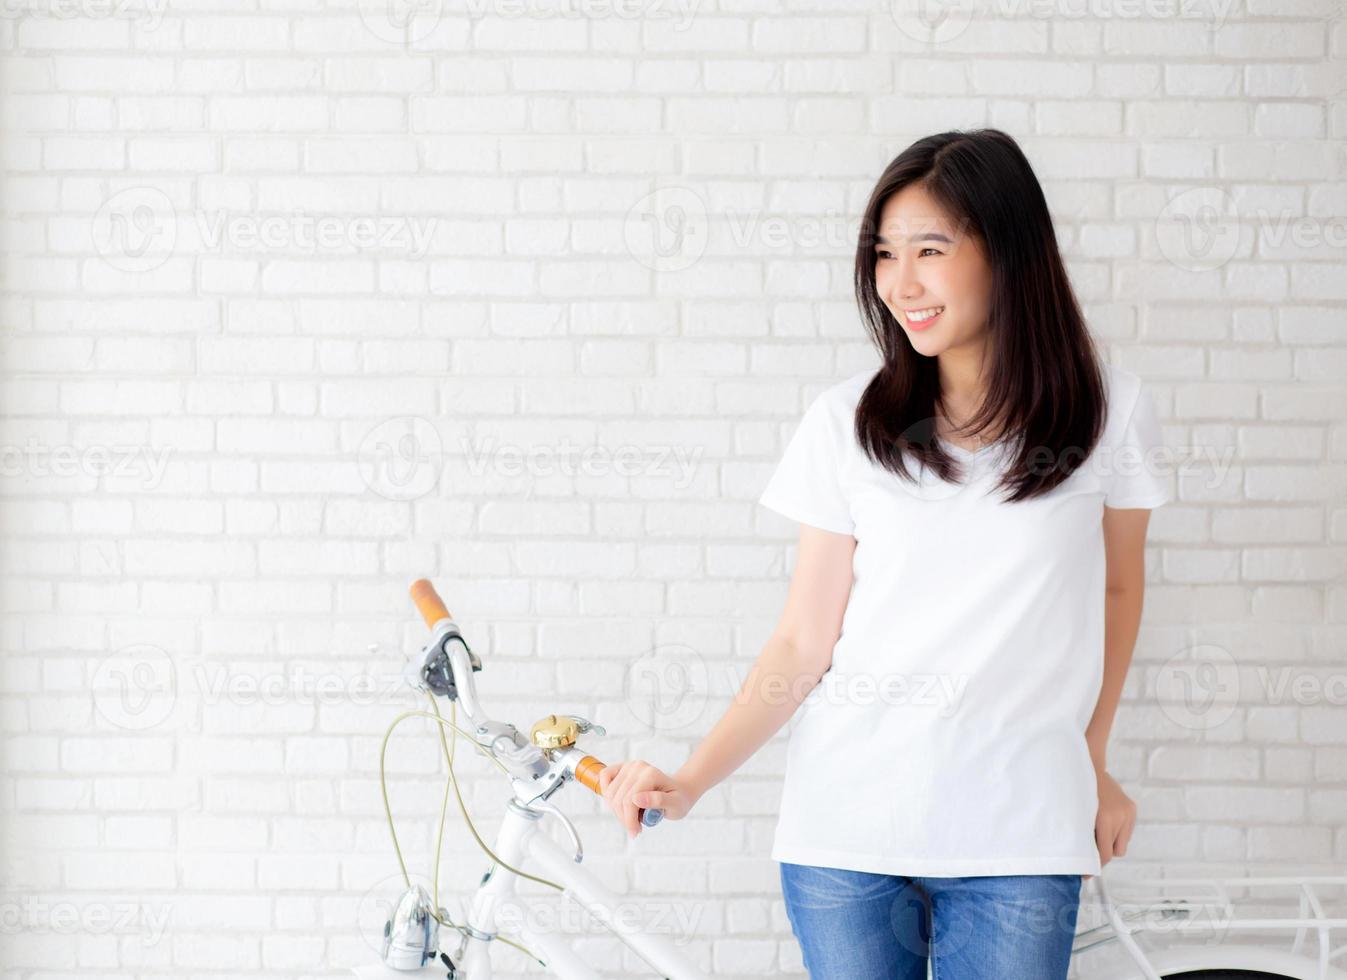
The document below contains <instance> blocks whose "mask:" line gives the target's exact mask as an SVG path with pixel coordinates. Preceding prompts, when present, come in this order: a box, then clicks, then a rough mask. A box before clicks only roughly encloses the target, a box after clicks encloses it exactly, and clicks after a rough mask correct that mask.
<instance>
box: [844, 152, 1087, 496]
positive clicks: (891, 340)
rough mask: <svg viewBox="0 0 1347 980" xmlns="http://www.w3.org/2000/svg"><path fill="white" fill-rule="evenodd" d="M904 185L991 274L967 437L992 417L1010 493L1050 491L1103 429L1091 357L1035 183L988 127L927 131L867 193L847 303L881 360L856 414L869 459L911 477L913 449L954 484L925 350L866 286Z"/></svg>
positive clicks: (935, 378) (933, 371)
mask: <svg viewBox="0 0 1347 980" xmlns="http://www.w3.org/2000/svg"><path fill="white" fill-rule="evenodd" d="M909 184H917V185H919V186H920V187H921V188H922V189H923V190H924V191H925V192H926V193H928V194H929V195H931V196H932V197H933V198H934V199H935V200H936V201H938V202H939V203H940V205H941V206H942V207H943V208H944V210H945V211H946V212H947V213H948V215H949V217H950V218H951V219H952V220H953V221H954V222H955V223H956V225H958V226H959V227H960V228H961V229H962V231H963V233H964V234H972V235H974V236H976V238H977V240H978V243H979V244H980V245H981V246H982V248H983V249H984V251H985V252H986V255H987V260H988V263H989V264H990V266H991V269H992V294H991V306H990V313H989V316H988V322H987V328H986V329H987V341H988V348H987V349H988V358H987V364H986V371H987V393H986V398H985V400H984V402H983V404H982V406H981V409H980V410H979V411H978V412H977V414H976V415H975V416H974V417H973V418H972V419H971V420H970V421H969V423H968V431H971V432H981V431H984V430H986V429H988V428H991V427H993V426H994V424H995V423H996V422H997V421H998V420H1000V421H1001V422H1002V423H1003V425H1002V429H1001V431H1002V433H1003V437H1004V438H1005V439H1006V443H1007V445H1006V448H1007V449H1008V452H1007V454H1006V460H1007V465H1006V470H1005V473H1004V474H1003V476H1002V478H1001V481H1000V483H999V484H998V488H1000V489H1003V490H1007V491H1010V492H1009V494H1008V495H1007V497H1006V499H1007V500H1011V501H1014V500H1024V499H1027V498H1030V497H1034V496H1037V495H1039V494H1043V493H1047V492H1048V491H1049V490H1051V489H1052V488H1053V487H1055V486H1057V485H1058V484H1059V483H1061V482H1062V481H1063V480H1065V479H1066V478H1067V477H1068V476H1070V475H1071V473H1072V472H1073V471H1074V470H1075V469H1076V468H1077V467H1078V466H1080V465H1081V463H1082V462H1083V461H1084V460H1085V459H1086V458H1087V457H1088V456H1089V454H1090V452H1091V451H1092V450H1093V448H1094V446H1095V443H1096V442H1097V441H1098V439H1099V437H1100V435H1101V433H1102V430H1103V426H1104V417H1105V412H1106V410H1107V405H1106V397H1107V396H1106V388H1105V385H1104V378H1103V371H1102V368H1101V366H1100V361H1099V355H1098V352H1097V351H1096V348H1095V344H1094V341H1093V339H1092V338H1091V336H1090V333H1089V330H1088V329H1087V328H1086V325H1085V318H1084V316H1083V315H1082V314H1081V311H1080V306H1079V304H1078V303H1077V301H1076V297H1075V294H1074V293H1073V292H1072V290H1071V284H1070V282H1069V281H1068V280H1067V275H1066V268H1065V266H1064V264H1063V262H1062V256H1061V253H1060V252H1059V251H1058V248H1057V236H1056V233H1055V232H1054V230H1053V226H1052V219H1051V217H1050V216H1049V214H1048V205H1047V201H1046V200H1044V197H1043V189H1042V188H1041V187H1040V186H1039V184H1038V179H1037V178H1036V177H1035V176H1034V172H1033V169H1032V168H1031V167H1030V165H1029V161H1028V159H1026V158H1025V156H1024V153H1023V151H1021V149H1020V147H1019V146H1018V145H1017V144H1016V143H1015V141H1014V140H1013V139H1011V137H1010V136H1009V135H1007V134H1006V133H1004V132H1002V131H1001V130H999V129H978V130H972V131H968V132H964V131H957V130H956V131H952V132H947V133H940V134H938V135H935V136H928V137H926V138H924V139H921V140H918V141H917V142H915V143H913V144H912V145H911V146H909V147H908V148H907V149H906V150H904V151H903V152H902V153H901V154H900V155H899V156H898V157H897V158H895V159H894V161H893V162H892V163H890V164H889V165H888V167H887V168H886V169H885V170H884V173H883V174H882V175H881V176H880V178H879V182H878V183H877V184H876V185H875V189H874V191H873V192H872V193H871V195H870V202H869V203H868V204H867V205H866V208H865V214H864V216H863V217H862V220H861V233H860V240H859V242H858V244H857V246H856V272H855V286H856V302H857V304H858V305H859V307H860V312H861V317H862V319H863V320H864V321H865V325H866V329H867V331H868V332H869V334H870V336H871V339H872V340H873V341H874V343H875V346H876V347H877V348H878V350H879V353H880V355H881V356H882V357H883V364H882V366H881V367H880V369H879V371H878V372H877V373H876V374H875V376H874V378H873V379H871V381H870V383H869V384H868V385H867V386H866V389H865V391H864V393H863V394H862V395H861V399H860V403H859V405H858V406H857V408H856V438H857V441H858V442H859V443H860V445H861V447H862V448H863V449H864V450H865V453H866V455H867V456H869V457H870V459H872V460H874V461H875V462H877V463H879V464H880V465H882V466H883V467H885V468H886V469H888V470H891V471H892V472H894V473H896V474H898V475H899V476H900V477H902V478H904V479H909V480H911V479H914V477H913V476H912V475H911V474H910V473H909V472H908V469H907V466H906V464H905V462H904V456H906V455H907V454H911V455H912V456H913V457H914V458H915V459H916V460H917V462H919V463H920V464H922V465H924V466H927V467H929V468H930V469H932V470H933V471H934V472H935V473H936V474H938V475H939V476H940V478H941V479H943V480H953V481H957V480H960V479H962V471H961V469H960V467H959V465H958V462H957V461H956V460H955V459H953V458H952V457H951V456H950V455H949V454H948V453H947V452H945V451H944V449H943V448H942V447H941V446H940V443H939V441H938V440H937V439H936V438H935V436H936V433H935V428H934V419H935V416H936V409H937V404H938V401H939V396H940V375H939V370H938V365H937V361H936V358H934V357H927V356H925V355H923V354H920V353H918V352H917V351H915V350H913V349H912V345H911V344H910V343H909V342H908V339H907V335H906V334H905V333H904V331H903V328H902V327H901V326H900V325H899V324H898V322H897V320H895V319H894V316H893V314H892V313H890V312H889V309H888V307H887V306H885V305H884V302H883V300H882V299H881V298H880V296H879V292H878V290H877V288H876V286H875V244H876V241H877V238H878V236H879V233H880V232H879V219H880V214H881V212H882V210H883V207H884V203H885V201H887V200H888V198H889V197H890V195H892V194H895V193H897V192H898V191H900V190H902V189H903V188H904V187H907V186H908V185H909Z"/></svg>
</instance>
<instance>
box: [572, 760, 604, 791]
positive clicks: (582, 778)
mask: <svg viewBox="0 0 1347 980" xmlns="http://www.w3.org/2000/svg"><path fill="white" fill-rule="evenodd" d="M607 768H608V767H607V766H605V765H604V764H603V763H602V762H600V761H599V760H598V759H596V758H594V757H593V756H592V755H587V756H585V757H584V758H583V759H581V760H580V761H579V762H577V763H576V764H575V781H576V782H578V783H579V784H580V785H581V786H587V787H589V788H590V789H592V790H593V791H594V792H595V793H598V794H599V795H600V796H602V795H603V790H602V789H600V788H599V773H601V772H603V770H605V769H607Z"/></svg>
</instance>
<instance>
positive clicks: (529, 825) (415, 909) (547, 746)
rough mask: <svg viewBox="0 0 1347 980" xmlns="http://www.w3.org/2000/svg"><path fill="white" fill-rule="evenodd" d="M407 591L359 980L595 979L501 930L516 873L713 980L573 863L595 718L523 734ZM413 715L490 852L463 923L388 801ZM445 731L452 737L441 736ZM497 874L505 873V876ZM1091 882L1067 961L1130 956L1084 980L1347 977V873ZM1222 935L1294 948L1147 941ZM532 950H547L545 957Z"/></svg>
mask: <svg viewBox="0 0 1347 980" xmlns="http://www.w3.org/2000/svg"><path fill="white" fill-rule="evenodd" d="M411 595H412V598H413V600H414V601H415V603H416V606H417V609H418V610H419V611H420V613H421V615H422V618H423V619H424V620H425V622H426V625H427V626H428V627H429V628H430V631H431V637H430V640H429V641H428V643H427V644H426V646H425V647H424V648H423V649H422V651H421V664H420V666H419V668H417V669H416V672H415V675H414V676H413V677H409V678H408V679H409V680H410V681H411V682H412V684H413V686H415V687H417V688H418V689H419V690H422V691H424V693H425V694H426V696H427V698H428V699H429V701H430V706H431V709H432V710H431V711H420V712H417V711H411V712H406V713H404V714H402V715H400V716H399V717H398V718H396V719H394V721H393V723H392V724H391V725H390V726H389V728H388V730H387V732H386V733H385V735H384V741H383V747H382V750H381V752H380V767H379V768H380V774H379V775H380V785H381V788H382V790H383V799H384V808H385V813H386V815H387V817H388V824H389V830H390V833H391V835H392V838H393V848H394V851H395V852H396V854H397V857H398V862H399V864H400V866H401V869H402V876H403V878H404V880H405V882H406V884H407V886H408V887H407V889H406V891H404V892H403V894H402V897H401V899H400V900H399V901H398V903H397V905H396V907H395V909H394V912H393V914H392V915H391V916H390V917H389V918H388V920H387V922H386V923H385V927H384V937H383V946H382V951H381V952H382V962H381V963H377V964H373V965H370V966H366V967H359V968H356V969H355V970H354V973H355V975H356V976H357V977H359V978H360V980H408V978H421V977H424V978H431V977H434V978H436V980H445V978H446V977H447V978H448V980H491V977H492V965H491V961H490V955H489V954H490V945H491V943H493V942H496V941H500V942H504V943H507V944H509V945H511V946H515V947H516V948H518V949H520V950H521V951H522V952H523V953H526V954H527V955H530V956H533V957H534V959H535V960H536V961H537V962H539V963H541V964H542V965H543V966H545V967H546V968H547V969H548V970H549V971H550V972H551V973H552V975H554V976H556V977H559V978H561V980H600V978H601V974H599V973H598V972H597V971H596V970H595V969H594V968H593V967H592V966H590V965H589V964H587V963H585V962H584V961H583V960H582V959H581V958H580V956H579V955H578V954H577V953H576V952H575V950H574V949H573V948H572V947H571V945H570V944H569V942H567V941H565V940H564V939H562V938H561V937H559V936H554V935H552V934H550V933H548V932H546V931H542V930H537V929H531V928H529V927H527V926H523V927H520V928H519V929H518V934H519V939H520V940H522V942H516V941H514V940H512V939H510V938H508V937H506V936H504V935H501V934H500V932H499V930H498V920H499V918H500V912H501V910H502V908H503V907H504V906H505V903H507V902H509V901H511V900H513V899H514V898H515V897H516V892H515V885H516V883H517V881H518V879H519V878H521V877H522V878H526V879H529V880H532V881H537V882H540V883H542V884H545V885H550V886H552V887H554V888H557V889H558V890H559V891H561V892H562V893H563V894H565V895H569V896H570V897H571V898H573V899H575V900H576V901H577V902H578V903H579V904H580V906H581V907H582V908H584V909H585V911H586V912H588V913H589V914H590V915H592V916H594V917H595V919H597V920H598V921H599V922H600V923H602V924H604V925H605V926H607V927H608V928H609V929H610V930H612V932H613V933H614V934H615V935H616V936H617V938H618V939H620V940H621V941H622V942H623V943H624V944H625V945H626V946H627V947H628V948H629V949H631V950H632V951H633V952H634V953H636V955H638V956H639V957H641V958H642V959H643V960H645V961H646V962H647V963H649V964H650V965H651V967H652V968H653V969H655V970H657V971H658V972H659V973H660V974H661V975H662V976H664V977H666V978H667V980H709V977H708V975H707V974H705V973H703V972H702V971H701V970H700V969H699V968H697V967H696V966H695V965H694V964H693V963H692V962H690V961H689V960H688V958H687V957H686V956H685V955H684V954H683V953H682V952H681V951H679V950H678V949H677V948H676V947H675V946H674V945H673V943H672V942H670V941H669V940H668V939H667V938H665V937H664V936H662V935H659V934H654V933H650V932H647V931H645V930H643V929H641V928H640V927H638V926H636V925H633V924H631V923H629V922H625V921H622V920H621V919H620V918H619V917H617V916H615V915H613V914H612V910H613V908H614V906H616V905H617V904H619V902H620V896H618V895H617V894H615V893H614V892H612V891H611V890H609V889H608V888H607V887H606V886H605V885H603V884H602V883H601V882H600V881H598V879H596V878H595V877H594V876H593V875H591V874H589V873H588V872H587V871H585V870H583V869H582V868H580V867H579V866H578V865H579V864H580V862H581V860H582V859H583V856H584V852H583V848H582V846H581V843H580V837H579V834H578V833H577V831H576V829H575V826H574V825H573V824H572V823H571V821H570V820H569V819H568V818H567V817H566V816H565V814H564V813H562V812H561V810H560V809H558V808H557V807H556V806H555V804H553V803H552V802H551V798H552V797H553V796H555V795H556V794H557V793H558V792H560V791H561V789H562V788H563V787H565V786H567V785H569V784H570V783H572V782H575V783H579V784H580V785H582V786H584V787H586V788H588V789H590V790H592V791H593V792H595V793H596V794H599V795H602V791H601V789H600V787H599V773H601V772H602V771H603V769H604V766H603V763H601V762H599V760H598V759H596V758H595V757H594V756H592V755H589V754H587V753H585V752H584V751H582V750H581V749H580V748H579V747H578V745H577V741H578V739H579V736H580V735H582V734H585V733H586V732H591V731H592V732H594V733H595V734H597V735H603V734H605V731H604V729H603V727H602V726H599V725H594V724H591V723H590V722H589V721H587V720H586V719H584V718H576V717H572V716H565V715H556V714H551V715H547V716H545V717H543V718H542V719H540V720H539V721H538V722H537V723H535V724H534V725H533V726H532V728H531V729H530V732H529V735H528V736H527V737H525V736H524V734H523V733H522V732H521V731H520V730H519V729H518V728H516V727H515V726H514V725H511V724H508V723H506V722H499V721H494V720H492V719H490V718H489V717H487V715H486V713H485V712H484V710H483V708H482V705H481V703H480V701H479V700H478V697H477V689H476V685H475V682H474V681H473V674H474V673H475V672H478V671H480V670H481V669H482V661H481V659H480V658H479V657H478V656H477V655H476V654H475V653H473V652H472V650H471V648H470V647H469V646H468V644H467V641H466V640H465V639H464V638H463V635H462V633H461V632H460V631H459V629H458V626H457V624H456V623H455V622H454V620H453V618H452V617H451V616H450V615H449V612H448V610H447V609H446V608H445V605H444V603H443V601H442V600H441V599H440V597H439V596H438V595H437V594H436V592H435V588H434V586H433V585H432V584H431V583H430V582H429V581H428V580H426V579H420V580H418V581H416V582H414V583H413V584H412V587H411ZM436 697H444V698H447V699H448V700H449V701H450V703H451V706H452V712H453V713H452V715H451V717H450V718H449V719H445V718H444V717H443V716H441V715H440V713H439V708H438V706H437V704H436V701H435V698H436ZM460 703H461V704H462V705H463V710H464V713H465V714H466V715H467V717H468V721H469V724H470V725H472V726H473V730H472V731H471V732H469V731H465V730H464V729H463V728H461V727H460V726H459V725H458V724H457V711H458V705H459V704H460ZM410 718H425V719H429V720H430V721H432V722H434V723H436V724H437V725H438V726H439V735H440V742H441V747H442V749H443V752H444V757H445V759H446V761H447V762H448V776H447V779H446V783H445V795H444V801H443V803H442V805H441V809H440V828H439V834H438V835H437V838H436V839H437V841H439V842H442V841H443V837H444V825H445V814H446V812H447V805H448V797H449V791H450V789H453V791H454V792H455V794H456V795H457V796H458V803H459V807H460V809H461V810H462V813H463V816H464V818H465V820H466V821H467V824H468V828H469V830H470V831H471V832H472V834H473V836H474V838H475V839H476V840H477V843H478V844H479V845H480V846H481V848H482V849H483V850H484V851H485V852H486V853H487V855H488V856H489V857H490V858H491V859H492V864H491V866H490V867H489V868H488V869H487V871H486V873H485V874H484V875H483V876H482V878H481V880H480V882H479V883H478V886H477V889H476V891H475V892H474V894H473V896H472V899H471V902H470V903H468V905H467V917H466V921H465V922H463V923H461V924H460V923H454V922H452V921H451V920H450V919H449V917H448V915H447V914H446V913H445V911H444V909H443V908H442V907H441V906H440V902H439V865H440V852H439V850H438V846H439V845H438V844H437V850H436V855H435V869H436V870H435V878H434V883H433V885H432V889H433V892H434V895H433V896H432V895H429V894H427V893H426V891H425V889H424V888H422V887H421V886H419V885H412V883H411V878H410V876H409V875H408V873H407V867H406V862H405V861H404V860H403V857H402V851H401V848H400V847H399V845H398V840H397V832H396V829H395V827H394V823H393V816H392V810H391V807H390V806H389V803H388V790H387V779H386V772H385V765H384V763H385V760H386V757H387V751H388V743H389V739H390V738H391V736H392V734H393V732H394V730H395V729H396V728H397V727H398V725H399V724H401V723H402V722H404V721H406V720H408V719H410ZM446 731H447V732H448V733H449V734H450V736H451V737H447V736H446ZM459 735H462V736H464V737H465V738H467V739H468V740H469V742H470V744H471V745H472V746H473V747H474V748H475V749H476V750H477V751H479V752H480V753H482V754H483V755H485V756H486V757H487V758H488V759H489V760H490V761H492V762H493V763H494V764H495V765H496V766H497V767H498V768H500V769H501V771H502V772H504V773H505V774H506V775H507V776H509V777H510V782H511V786H512V788H513V791H514V792H513V796H512V797H511V798H510V799H509V800H507V801H506V804H505V807H506V814H505V820H504V823H503V824H502V826H501V829H500V832H499V834H498V836H497V838H496V841H495V846H494V848H493V847H488V845H487V844H486V843H485V842H484V841H483V840H482V839H481V838H480V836H478V835H477V831H476V829H475V827H474V826H473V824H472V820H471V818H470V817H469V816H468V812H467V808H466V806H464V804H463V799H462V795H461V794H459V793H458V780H457V777H456V775H455V773H454V753H453V749H452V748H451V745H452V744H453V743H452V739H456V738H457V737H458V736H459ZM549 815H550V816H553V817H556V818H557V819H558V820H559V821H561V823H562V824H563V826H564V827H565V829H566V831H567V834H568V835H569V837H570V840H571V842H572V844H573V845H574V853H573V854H567V853H566V852H565V851H564V850H563V849H562V848H561V847H560V846H559V845H558V844H557V843H556V842H555V841H553V840H552V839H551V838H550V837H548V836H547V835H546V834H543V833H539V832H538V824H539V822H540V821H541V820H542V818H543V817H544V816H549ZM662 816H663V814H662V813H661V812H660V811H658V810H642V811H641V812H640V820H641V823H642V825H644V826H646V827H653V826H655V825H656V824H658V823H659V821H660V819H661V818H662ZM524 860H528V861H529V862H531V863H533V864H536V865H537V867H538V868H539V869H541V870H542V871H543V872H545V873H547V874H549V875H550V876H551V877H552V878H554V879H557V880H555V881H554V880H549V879H545V878H542V877H540V876H537V875H534V874H531V873H529V872H527V871H524V870H523V869H522V868H520V867H519V864H520V862H521V861H524ZM501 869H504V870H505V871H506V873H503V874H502V873H499V872H500V870H501ZM1090 884H1091V885H1092V887H1094V888H1095V890H1096V891H1097V893H1098V896H1099V900H1100V901H1099V908H1100V909H1101V911H1102V912H1103V913H1104V917H1105V919H1106V921H1105V922H1104V923H1102V924H1101V925H1099V926H1096V927H1093V928H1089V929H1084V930H1082V931H1078V933H1077V935H1076V942H1075V944H1074V948H1073V950H1072V961H1073V964H1075V963H1076V962H1077V957H1079V956H1080V954H1083V953H1085V952H1087V951H1089V950H1091V949H1094V948H1096V947H1099V946H1102V945H1104V944H1107V943H1112V942H1117V943H1119V945H1120V946H1121V947H1122V948H1123V949H1124V950H1125V952H1126V953H1127V955H1128V957H1129V958H1130V960H1131V963H1130V964H1127V965H1124V966H1122V967H1120V968H1117V969H1114V970H1110V971H1109V972H1107V973H1091V974H1089V975H1088V978H1087V980H1347V971H1344V970H1340V969H1338V968H1337V967H1335V966H1333V961H1335V960H1338V959H1340V958H1343V957H1344V956H1347V944H1344V945H1342V946H1340V947H1338V948H1336V949H1334V948H1333V946H1332V935H1333V933H1334V932H1335V931H1347V919H1343V918H1331V917H1329V916H1328V915H1327V914H1326V912H1325V910H1324V905H1323V901H1322V896H1321V895H1320V894H1319V893H1318V892H1317V891H1316V890H1315V886H1321V887H1322V886H1326V885H1340V886H1344V887H1347V876H1344V877H1302V878H1294V877H1281V878H1185V879H1135V880H1132V881H1127V882H1110V883H1106V882H1105V880H1104V876H1103V875H1095V876H1094V877H1093V878H1092V879H1091V882H1090ZM1115 884H1116V885H1117V886H1118V887H1119V890H1120V891H1121V890H1123V889H1125V888H1129V887H1138V888H1148V889H1151V892H1149V893H1145V894H1142V895H1141V896H1139V897H1137V898H1135V899H1133V900H1130V901H1129V900H1125V899H1123V898H1120V897H1115V896H1114V894H1113V892H1112V891H1111V888H1112V887H1113V886H1114V885H1115ZM1236 887H1237V888H1259V887H1261V888H1274V889H1275V888H1283V889H1289V890H1293V891H1294V892H1295V894H1296V896H1297V898H1298V903H1299V905H1298V915H1295V916H1291V917H1281V918H1252V919H1239V918H1237V917H1236V915H1235V912H1234V904H1233V901H1232V900H1231V898H1230V895H1229V892H1230V890H1231V889H1232V888H1236ZM1175 889H1178V890H1179V894H1178V895H1175V894H1173V892H1174V890H1175ZM1213 910H1214V914H1213ZM1139 920H1140V921H1139ZM442 929H446V930H451V931H456V932H457V933H458V936H459V943H458V946H457V948H456V949H455V950H454V951H453V952H452V953H450V952H444V951H441V950H440V949H439V938H440V930H442ZM1217 929H1219V930H1223V931H1226V932H1238V931H1246V932H1275V931H1279V930H1294V931H1295V939H1294V942H1293V944H1292V947H1291V949H1290V951H1285V950H1280V949H1273V948H1270V947H1264V946H1251V945H1242V944H1239V945H1237V944H1222V945H1217V946H1211V945H1207V946H1198V947H1179V948H1172V949H1155V948H1150V949H1148V948H1146V945H1145V943H1144V939H1145V937H1146V936H1147V935H1148V934H1153V933H1156V932H1160V931H1162V930H1166V931H1172V932H1173V933H1175V934H1181V933H1190V932H1191V933H1201V932H1212V931H1215V930H1217ZM1311 932H1313V933H1314V934H1315V936H1316V938H1317V941H1318V946H1317V952H1316V956H1315V957H1314V959H1310V958H1308V957H1306V956H1304V955H1302V950H1303V948H1304V946H1305V940H1306V938H1307V936H1308V934H1309V933H1311ZM1139 940H1140V941H1139ZM534 950H537V951H540V952H541V958H539V956H538V955H537V954H536V953H534ZM431 964H438V965H431ZM446 971H447V972H446ZM1074 973H1075V966H1074V965H1073V975H1074ZM1083 980H1085V978H1083Z"/></svg>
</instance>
